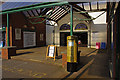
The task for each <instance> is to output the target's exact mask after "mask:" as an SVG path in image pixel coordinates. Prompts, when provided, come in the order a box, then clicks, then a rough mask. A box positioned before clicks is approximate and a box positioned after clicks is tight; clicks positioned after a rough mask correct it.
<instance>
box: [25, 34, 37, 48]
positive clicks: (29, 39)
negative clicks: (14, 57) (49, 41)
mask: <svg viewBox="0 0 120 80" xmlns="http://www.w3.org/2000/svg"><path fill="white" fill-rule="evenodd" d="M23 39H24V47H33V46H36V33H35V32H23Z"/></svg>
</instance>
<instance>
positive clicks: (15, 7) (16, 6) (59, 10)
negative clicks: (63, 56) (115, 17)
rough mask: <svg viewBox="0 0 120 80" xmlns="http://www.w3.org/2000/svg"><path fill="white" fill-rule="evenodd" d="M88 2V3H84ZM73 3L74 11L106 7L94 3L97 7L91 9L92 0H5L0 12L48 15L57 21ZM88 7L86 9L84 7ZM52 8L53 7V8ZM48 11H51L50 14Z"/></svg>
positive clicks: (30, 15)
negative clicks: (35, 0)
mask: <svg viewBox="0 0 120 80" xmlns="http://www.w3.org/2000/svg"><path fill="white" fill-rule="evenodd" d="M87 3H88V5H86V4H87ZM70 4H71V5H73V10H74V11H76V12H80V11H92V10H97V11H101V10H104V11H105V10H106V7H104V8H103V9H100V8H99V3H98V2H96V4H95V3H94V6H95V5H96V6H97V7H96V8H94V9H92V8H93V7H92V6H93V4H92V2H77V3H76V2H68V1H59V2H44V3H43V2H42V3H41V2H5V3H3V4H2V5H1V6H2V11H1V12H0V14H7V13H8V14H10V13H15V12H22V13H23V14H24V15H25V16H26V17H36V16H41V15H42V16H45V15H49V16H48V17H47V18H48V19H49V20H53V21H55V22H57V21H58V20H60V19H61V18H62V17H64V16H65V15H66V14H68V13H69V12H70V6H69V5H70ZM1 6H0V7H1ZM86 6H87V7H88V8H87V9H86V8H85V7H86ZM53 8H54V9H53ZM50 11H52V12H53V13H52V14H50ZM82 15H84V16H86V17H87V18H91V17H90V16H89V15H88V13H82Z"/></svg>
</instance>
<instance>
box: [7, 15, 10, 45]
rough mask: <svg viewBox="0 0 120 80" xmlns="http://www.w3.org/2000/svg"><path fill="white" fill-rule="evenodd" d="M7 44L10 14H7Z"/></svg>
mask: <svg viewBox="0 0 120 80" xmlns="http://www.w3.org/2000/svg"><path fill="white" fill-rule="evenodd" d="M7 46H10V45H9V14H7Z"/></svg>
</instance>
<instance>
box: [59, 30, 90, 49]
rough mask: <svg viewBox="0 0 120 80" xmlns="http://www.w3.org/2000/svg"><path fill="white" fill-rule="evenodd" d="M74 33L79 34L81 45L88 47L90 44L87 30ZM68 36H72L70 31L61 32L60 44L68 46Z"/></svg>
mask: <svg viewBox="0 0 120 80" xmlns="http://www.w3.org/2000/svg"><path fill="white" fill-rule="evenodd" d="M73 35H75V36H77V37H78V40H80V41H81V44H80V45H79V46H84V47H87V44H88V34H87V32H74V33H73ZM67 36H70V32H61V33H60V46H67Z"/></svg>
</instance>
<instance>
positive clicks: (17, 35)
mask: <svg viewBox="0 0 120 80" xmlns="http://www.w3.org/2000/svg"><path fill="white" fill-rule="evenodd" d="M15 40H21V29H20V28H16V29H15Z"/></svg>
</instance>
